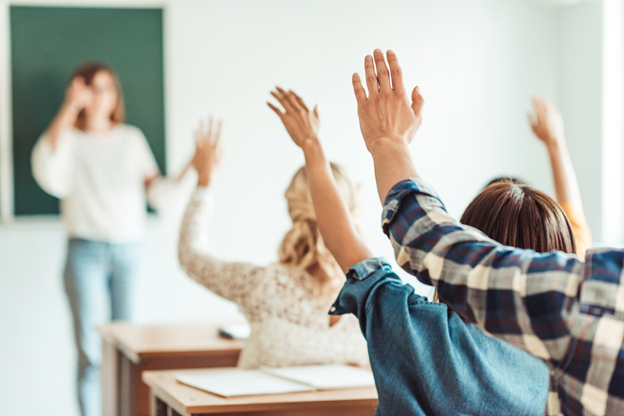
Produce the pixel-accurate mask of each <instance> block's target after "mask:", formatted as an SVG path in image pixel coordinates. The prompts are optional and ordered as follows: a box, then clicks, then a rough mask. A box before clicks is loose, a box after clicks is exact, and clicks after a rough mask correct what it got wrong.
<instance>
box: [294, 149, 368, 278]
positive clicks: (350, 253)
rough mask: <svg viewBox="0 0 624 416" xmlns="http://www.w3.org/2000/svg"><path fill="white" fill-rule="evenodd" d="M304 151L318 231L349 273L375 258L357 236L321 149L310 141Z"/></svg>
mask: <svg viewBox="0 0 624 416" xmlns="http://www.w3.org/2000/svg"><path fill="white" fill-rule="evenodd" d="M303 150H304V154H305V159H306V172H307V175H308V182H309V186H310V193H311V195H312V203H313V205H314V211H315V213H316V220H317V223H318V227H319V229H320V231H321V234H322V236H323V239H324V241H325V244H326V245H327V248H328V249H329V251H330V252H331V253H332V255H333V256H334V258H335V259H336V261H337V262H338V264H339V265H340V268H341V269H342V270H343V271H344V272H345V273H346V272H347V271H348V270H349V268H350V267H351V266H353V265H355V264H357V263H359V262H361V261H363V260H366V259H368V258H371V257H372V253H371V252H370V250H369V249H368V247H366V245H365V244H364V243H363V242H362V240H361V239H360V237H359V236H358V234H357V231H356V227H355V225H354V223H353V219H352V218H351V214H350V212H349V209H348V208H347V206H346V204H345V202H344V200H343V199H342V197H341V195H340V192H339V190H338V186H337V184H336V181H335V179H334V177H333V174H332V171H331V167H330V165H329V163H328V162H327V159H326V158H325V154H324V152H323V149H322V147H321V145H320V144H319V143H318V141H312V140H308V141H307V142H306V144H305V145H304V147H303Z"/></svg>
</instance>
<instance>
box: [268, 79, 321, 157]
mask: <svg viewBox="0 0 624 416" xmlns="http://www.w3.org/2000/svg"><path fill="white" fill-rule="evenodd" d="M275 89H276V90H277V91H271V95H272V96H273V97H275V99H276V100H277V101H279V103H280V104H281V105H282V107H284V111H283V112H282V111H281V110H280V109H279V108H277V107H276V106H274V105H273V104H271V103H267V104H268V106H269V107H271V109H272V110H273V111H275V113H276V114H277V115H278V116H279V118H280V119H281V120H282V123H284V127H286V130H287V131H288V134H290V137H291V138H292V139H293V141H294V142H295V144H296V145H297V146H299V147H303V145H304V144H305V142H306V140H312V141H318V134H319V129H320V127H321V123H320V121H319V115H318V105H317V106H315V107H314V110H312V111H310V110H309V109H308V107H307V106H306V105H305V103H304V102H303V100H302V99H301V97H299V96H298V95H297V94H295V93H294V92H293V91H288V92H287V91H285V90H283V89H281V88H280V87H275Z"/></svg>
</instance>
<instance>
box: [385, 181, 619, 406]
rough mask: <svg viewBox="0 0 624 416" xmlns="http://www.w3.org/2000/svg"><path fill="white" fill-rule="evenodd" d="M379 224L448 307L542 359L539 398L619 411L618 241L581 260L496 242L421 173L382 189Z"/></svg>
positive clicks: (399, 255) (400, 259)
mask: <svg viewBox="0 0 624 416" xmlns="http://www.w3.org/2000/svg"><path fill="white" fill-rule="evenodd" d="M382 226H383V229H384V232H385V233H386V234H387V235H388V236H389V238H390V240H391V242H392V245H393V247H394V252H395V256H396V259H397V263H398V264H399V265H400V266H401V267H402V268H403V269H405V270H406V271H407V272H409V273H411V274H413V275H415V276H416V277H417V278H418V279H419V280H420V281H421V282H423V283H425V284H430V285H433V286H435V287H436V289H437V291H438V294H439V296H440V299H441V300H442V301H443V302H445V303H446V304H447V305H448V306H449V307H450V308H452V309H453V310H455V311H456V312H457V313H458V314H459V315H461V316H462V317H463V318H464V319H466V320H467V321H470V322H472V323H474V324H476V325H477V326H478V327H480V328H481V329H482V330H484V331H485V332H487V333H489V334H491V335H493V336H495V337H497V338H500V339H502V340H504V341H506V342H508V343H510V344H512V345H514V346H516V347H518V348H521V349H522V350H524V351H527V352H528V353H530V354H532V355H534V356H536V357H538V358H541V359H542V360H544V362H546V364H547V365H548V366H549V367H550V369H551V377H552V379H553V381H554V382H555V383H556V386H555V387H556V388H555V391H556V393H554V392H551V393H549V405H548V408H550V409H552V407H553V406H560V409H561V410H560V411H561V412H562V413H563V414H565V415H615V414H624V348H623V346H622V344H623V342H624V284H623V282H622V269H623V262H624V250H612V249H599V250H589V251H588V253H587V255H586V261H585V262H582V261H581V260H580V259H579V258H578V257H577V256H576V255H573V254H565V253H562V252H556V251H553V252H550V253H542V254H540V253H535V252H534V251H532V250H523V249H517V248H512V247H506V246H503V245H501V244H499V243H497V242H495V241H493V240H491V239H489V238H487V237H486V236H485V235H484V234H483V233H481V232H480V231H478V230H476V229H474V228H472V227H468V226H465V225H463V224H460V223H459V222H457V221H455V220H454V219H453V218H452V217H450V216H449V215H448V214H447V212H446V209H445V207H444V204H443V203H442V201H441V200H440V198H439V197H438V196H437V194H436V192H435V191H434V190H433V188H432V187H431V186H430V185H429V184H428V183H427V182H425V181H423V180H422V179H409V180H404V181H401V182H399V183H397V184H396V185H394V187H393V188H392V189H391V190H390V191H389V192H388V195H387V197H386V200H385V202H384V210H383V215H382ZM551 382H552V381H551Z"/></svg>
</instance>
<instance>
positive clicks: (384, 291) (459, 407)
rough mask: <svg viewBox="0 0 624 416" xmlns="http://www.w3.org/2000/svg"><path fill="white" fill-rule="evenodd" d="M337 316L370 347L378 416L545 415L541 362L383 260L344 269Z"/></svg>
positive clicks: (334, 311) (545, 388)
mask: <svg viewBox="0 0 624 416" xmlns="http://www.w3.org/2000/svg"><path fill="white" fill-rule="evenodd" d="M343 313H352V314H354V315H355V316H357V317H358V319H359V320H360V327H361V329H362V333H363V334H364V337H365V338H366V341H367V342H368V354H369V357H370V363H371V367H372V369H373V375H374V376H375V385H376V386H377V392H378V394H379V406H378V407H377V414H378V415H392V416H401V415H406V416H407V415H410V416H411V415H422V416H425V415H427V416H429V415H445V416H446V415H462V416H464V415H465V416H467V415H493V416H506V415H510V416H512V415H513V416H520V415H525V416H533V415H534V416H543V415H544V410H545V408H546V396H547V393H548V381H549V371H548V368H547V367H546V365H545V364H544V363H543V362H542V361H540V360H538V359H537V358H534V357H532V356H530V355H529V354H527V353H525V352H523V351H521V350H519V349H517V348H515V347H512V346H511V345H509V344H506V343H504V342H503V341H500V340H498V339H495V338H491V337H489V336H487V335H485V334H484V333H483V332H482V331H481V330H480V329H478V328H477V327H475V326H474V325H472V324H470V323H466V322H464V321H462V320H461V318H460V317H459V315H457V314H456V313H455V312H453V311H451V310H449V309H448V307H447V306H446V305H445V304H443V303H433V302H428V301H427V298H425V297H423V296H420V295H417V294H416V293H414V289H413V288H412V287H411V286H410V285H405V284H403V283H402V282H401V280H400V279H399V277H398V276H397V275H396V274H395V273H394V272H393V271H392V267H391V266H390V265H389V264H388V263H387V262H386V261H384V260H383V259H381V258H373V259H368V260H365V261H363V262H361V263H358V264H356V265H355V266H353V267H352V268H351V269H350V270H349V272H348V273H347V281H346V283H345V284H344V286H343V288H342V291H341V292H340V294H339V295H338V299H337V300H336V302H335V303H334V306H333V307H332V311H331V314H333V315H340V314H343Z"/></svg>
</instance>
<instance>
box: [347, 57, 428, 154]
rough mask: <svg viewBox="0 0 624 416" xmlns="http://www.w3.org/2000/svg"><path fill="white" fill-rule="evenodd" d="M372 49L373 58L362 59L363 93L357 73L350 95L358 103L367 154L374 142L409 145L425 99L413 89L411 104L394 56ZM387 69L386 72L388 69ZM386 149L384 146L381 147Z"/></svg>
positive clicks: (421, 118)
mask: <svg viewBox="0 0 624 416" xmlns="http://www.w3.org/2000/svg"><path fill="white" fill-rule="evenodd" d="M386 55H387V57H388V63H387V65H386V60H385V58H384V55H383V52H381V50H379V49H375V51H374V53H373V56H370V55H367V56H366V58H364V71H365V74H366V78H365V79H366V86H367V88H368V96H367V95H366V90H365V89H364V87H363V86H362V80H361V79H360V75H359V74H357V73H356V74H353V79H352V82H353V92H354V93H355V98H356V100H357V107H358V118H359V119H360V130H361V131H362V137H364V142H365V143H366V148H367V149H368V150H369V152H371V153H372V152H373V151H374V150H375V148H377V147H380V146H375V144H376V143H379V142H385V144H386V145H387V144H392V143H398V144H400V145H402V146H407V145H409V144H410V143H411V142H412V140H413V139H414V136H415V135H416V132H417V131H418V129H419V128H420V126H421V124H422V121H423V108H424V104H425V99H424V98H423V96H422V95H421V94H420V89H419V88H418V87H415V88H414V89H413V90H412V95H411V102H410V97H408V95H407V93H406V91H405V86H404V85H403V70H402V69H401V66H400V65H399V60H398V58H397V56H396V54H395V53H394V52H393V51H391V50H389V51H388V52H387V53H386ZM388 68H389V69H388ZM383 147H385V146H384V145H382V146H381V148H383Z"/></svg>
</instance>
